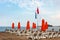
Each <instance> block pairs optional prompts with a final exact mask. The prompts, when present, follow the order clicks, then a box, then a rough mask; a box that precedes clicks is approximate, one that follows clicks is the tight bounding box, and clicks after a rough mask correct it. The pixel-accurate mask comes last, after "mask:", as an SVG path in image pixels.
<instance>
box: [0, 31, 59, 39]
mask: <svg viewBox="0 0 60 40" xmlns="http://www.w3.org/2000/svg"><path fill="white" fill-rule="evenodd" d="M0 40H29V39H27V38H26V36H17V35H16V34H11V33H8V32H0ZM40 40H60V38H51V39H49V38H45V39H40Z"/></svg>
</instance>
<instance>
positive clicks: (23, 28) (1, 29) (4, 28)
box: [0, 26, 60, 32]
mask: <svg viewBox="0 0 60 40" xmlns="http://www.w3.org/2000/svg"><path fill="white" fill-rule="evenodd" d="M6 28H7V29H12V28H11V27H10V26H8V27H5V26H0V32H4V31H5V30H6ZM40 28H41V27H37V28H36V29H37V30H39V29H40ZM14 29H15V30H17V27H15V28H14ZM30 29H32V28H30ZM52 29H54V31H59V29H60V27H48V29H47V30H52ZM20 30H26V27H21V28H20Z"/></svg>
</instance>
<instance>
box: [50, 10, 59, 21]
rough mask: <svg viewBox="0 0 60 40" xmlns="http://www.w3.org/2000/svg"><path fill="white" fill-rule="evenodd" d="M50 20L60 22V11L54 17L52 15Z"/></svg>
mask: <svg viewBox="0 0 60 40" xmlns="http://www.w3.org/2000/svg"><path fill="white" fill-rule="evenodd" d="M51 18H52V19H55V20H60V11H56V12H55V15H52V16H51Z"/></svg>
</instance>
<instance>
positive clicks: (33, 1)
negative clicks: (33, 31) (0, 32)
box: [0, 0, 60, 26]
mask: <svg viewBox="0 0 60 40" xmlns="http://www.w3.org/2000/svg"><path fill="white" fill-rule="evenodd" d="M37 7H38V8H39V15H38V18H37V19H35V17H34V16H35V12H36V9H37ZM42 19H45V21H47V22H48V24H51V25H57V26H58V25H60V0H0V26H11V23H12V22H14V23H15V26H17V23H18V22H20V23H21V26H26V23H27V21H28V20H29V21H30V25H31V26H32V23H33V22H35V23H37V20H38V25H41V20H42Z"/></svg>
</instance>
